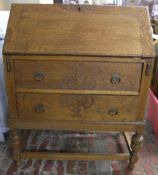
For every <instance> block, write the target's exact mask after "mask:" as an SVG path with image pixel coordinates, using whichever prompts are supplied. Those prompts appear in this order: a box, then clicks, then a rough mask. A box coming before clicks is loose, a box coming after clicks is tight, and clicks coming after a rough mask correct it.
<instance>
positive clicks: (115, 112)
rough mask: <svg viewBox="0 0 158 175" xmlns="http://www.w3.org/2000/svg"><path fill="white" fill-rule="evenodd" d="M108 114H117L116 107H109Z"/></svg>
mask: <svg viewBox="0 0 158 175" xmlns="http://www.w3.org/2000/svg"><path fill="white" fill-rule="evenodd" d="M108 114H109V115H110V116H115V115H118V110H117V109H116V108H111V109H109V111H108Z"/></svg>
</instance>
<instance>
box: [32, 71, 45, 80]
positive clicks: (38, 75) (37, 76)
mask: <svg viewBox="0 0 158 175" xmlns="http://www.w3.org/2000/svg"><path fill="white" fill-rule="evenodd" d="M34 79H35V80H36V81H42V80H43V79H44V73H43V72H36V73H34Z"/></svg>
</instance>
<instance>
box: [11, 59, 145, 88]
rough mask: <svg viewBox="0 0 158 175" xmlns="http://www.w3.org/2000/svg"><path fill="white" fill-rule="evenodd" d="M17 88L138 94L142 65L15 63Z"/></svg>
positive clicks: (66, 62) (78, 62)
mask: <svg viewBox="0 0 158 175" xmlns="http://www.w3.org/2000/svg"><path fill="white" fill-rule="evenodd" d="M14 66H15V81H16V87H17V88H37V89H42V88H45V89H46V88H47V89H71V90H72V89H76V90H80V89H81V90H116V91H138V90H139V86H140V78H141V70H142V64H141V63H118V62H117V63H112V62H87V61H86V62H80V61H39V60H38V61H33V60H31V61H30V60H29V61H28V60H15V63H14Z"/></svg>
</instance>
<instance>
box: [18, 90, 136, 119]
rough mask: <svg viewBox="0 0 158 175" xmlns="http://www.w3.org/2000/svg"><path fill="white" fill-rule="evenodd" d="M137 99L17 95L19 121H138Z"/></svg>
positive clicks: (94, 96)
mask: <svg viewBox="0 0 158 175" xmlns="http://www.w3.org/2000/svg"><path fill="white" fill-rule="evenodd" d="M138 99H139V97H138V96H111V95H79V94H77V95H76V94H66V95H65V94H42V93H39V94H38V93H18V94H17V106H18V112H19V117H20V118H37V119H55V120H62V121H63V120H80V121H82V120H83V121H135V120H136V118H137V116H138V108H139V107H138Z"/></svg>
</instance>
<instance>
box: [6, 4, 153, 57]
mask: <svg viewBox="0 0 158 175" xmlns="http://www.w3.org/2000/svg"><path fill="white" fill-rule="evenodd" d="M11 11H12V13H11V18H10V21H9V28H8V30H7V40H6V43H5V45H4V53H27V54H58V55H60V54H65V55H66V54H68V55H71V54H73V55H98V56H99V55H104V56H107V55H113V56H121V55H126V56H139V57H141V56H144V57H153V55H154V52H153V47H152V39H151V30H150V25H149V15H148V10H147V8H146V7H141V8H137V7H114V6H111V7H109V6H88V5H85V6H81V11H78V8H77V7H74V6H71V5H39V4H38V5H37V4H36V5H35V4H34V5H33V4H32V5H25V6H24V5H22V4H21V5H20V4H15V5H12V10H11ZM15 13H16V14H18V15H16V14H15ZM50 14H52V15H50ZM113 24H115V27H114V25H113ZM36 26H38V27H36ZM13 30H14V32H13ZM12 33H14V36H15V37H12ZM28 36H29V37H28ZM21 38H22V39H21Z"/></svg>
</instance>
